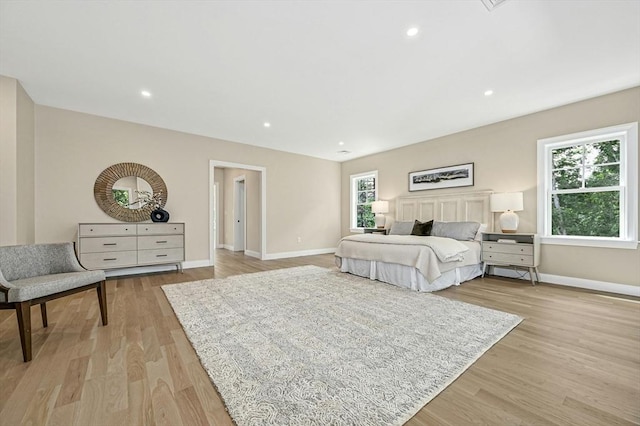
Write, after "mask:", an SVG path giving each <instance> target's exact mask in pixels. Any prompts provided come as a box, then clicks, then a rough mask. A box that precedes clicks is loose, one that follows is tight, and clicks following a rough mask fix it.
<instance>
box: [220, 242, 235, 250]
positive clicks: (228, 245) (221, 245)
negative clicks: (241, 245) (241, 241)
mask: <svg viewBox="0 0 640 426" xmlns="http://www.w3.org/2000/svg"><path fill="white" fill-rule="evenodd" d="M218 248H223V249H225V250H229V251H233V246H232V245H231V244H219V245H218Z"/></svg>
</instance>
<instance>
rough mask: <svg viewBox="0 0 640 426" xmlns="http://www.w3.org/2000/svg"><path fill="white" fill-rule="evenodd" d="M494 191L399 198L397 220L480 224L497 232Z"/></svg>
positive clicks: (397, 201) (397, 200)
mask: <svg viewBox="0 0 640 426" xmlns="http://www.w3.org/2000/svg"><path fill="white" fill-rule="evenodd" d="M492 192H493V191H477V192H461V193H455V194H434V195H429V194H426V195H411V196H406V197H398V198H396V220H399V221H411V220H415V219H418V220H419V221H421V222H425V221H428V220H431V219H434V220H437V221H442V222H466V221H473V222H480V223H486V224H487V225H488V226H489V231H493V216H492V214H491V208H490V206H489V195H490V194H491V193H492Z"/></svg>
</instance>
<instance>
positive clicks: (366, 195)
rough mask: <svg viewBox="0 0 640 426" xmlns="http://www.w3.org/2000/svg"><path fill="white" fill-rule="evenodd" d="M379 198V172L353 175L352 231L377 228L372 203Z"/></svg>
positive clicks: (351, 198)
mask: <svg viewBox="0 0 640 426" xmlns="http://www.w3.org/2000/svg"><path fill="white" fill-rule="evenodd" d="M377 198H378V171H377V170H376V171H372V172H366V173H359V174H356V175H351V190H350V200H351V203H350V204H351V208H350V227H351V230H352V231H358V230H362V229H364V228H373V227H374V226H375V214H373V212H372V211H371V203H373V202H374V201H376V200H377Z"/></svg>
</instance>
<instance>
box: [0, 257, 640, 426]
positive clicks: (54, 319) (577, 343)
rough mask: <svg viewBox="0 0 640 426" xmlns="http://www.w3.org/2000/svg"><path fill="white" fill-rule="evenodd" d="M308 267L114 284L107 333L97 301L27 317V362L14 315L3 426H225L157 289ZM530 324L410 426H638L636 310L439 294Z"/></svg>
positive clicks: (196, 272)
mask: <svg viewBox="0 0 640 426" xmlns="http://www.w3.org/2000/svg"><path fill="white" fill-rule="evenodd" d="M306 264H314V265H318V266H324V267H333V256H332V255H321V256H310V257H304V258H295V259H286V260H277V261H260V260H256V259H253V258H250V257H245V256H244V255H242V254H234V253H230V252H227V251H225V250H220V251H218V252H217V261H216V266H215V268H198V269H189V270H185V273H184V274H180V273H175V272H170V273H159V274H150V275H145V276H131V277H123V278H117V279H110V280H108V284H107V297H108V306H109V325H108V326H107V327H102V326H101V325H100V320H99V311H98V303H97V297H96V295H95V291H89V292H86V293H81V294H78V295H74V296H70V297H66V298H63V299H58V300H55V301H53V302H50V303H48V304H47V306H48V317H49V327H48V328H47V329H43V328H42V325H41V322H40V310H39V309H38V308H37V307H34V308H33V310H32V318H33V320H32V324H33V351H34V352H33V354H34V360H33V361H32V362H30V363H23V362H22V355H21V350H20V342H19V338H18V332H17V325H16V318H15V313H12V312H10V311H0V362H1V364H0V425H2V426H10V425H11V426H13V425H26V424H30V425H45V424H46V425H80V426H89V425H118V426H122V425H155V424H157V425H171V426H179V425H201V424H202V425H206V424H211V425H214V424H215V425H227V424H232V421H231V419H230V418H229V416H228V415H227V413H226V411H225V409H224V406H223V403H222V402H221V400H220V397H219V396H218V394H217V393H216V391H215V388H214V387H213V385H212V384H211V382H210V381H209V378H208V376H207V374H206V373H205V372H204V370H203V369H202V367H201V366H200V363H199V361H198V358H197V356H196V355H195V352H194V351H193V349H192V348H191V346H190V344H189V342H188V341H187V339H186V337H185V335H184V333H183V331H182V329H181V327H180V324H179V323H178V321H177V319H176V317H175V315H174V314H173V311H172V310H171V307H170V305H169V303H168V302H167V300H166V298H165V296H164V293H163V292H162V290H161V289H160V286H162V285H163V284H168V283H175V282H183V281H193V280H200V279H206V278H211V277H216V278H224V277H227V276H230V275H235V274H242V273H248V272H256V271H263V270H269V269H277V268H287V267H293V266H299V265H306ZM438 294H439V295H441V296H444V297H449V298H452V299H457V300H462V301H465V302H469V303H473V304H477V305H481V306H486V307H489V308H495V309H499V310H503V311H506V312H512V313H515V314H518V315H520V316H522V317H524V318H525V320H524V321H523V322H522V323H521V324H520V325H519V326H518V327H516V328H515V329H514V330H513V331H512V332H511V333H509V334H508V335H507V336H506V337H505V338H503V339H502V340H501V341H500V342H498V343H497V344H496V345H495V346H494V347H493V348H491V349H490V350H489V351H488V352H487V353H485V355H484V356H482V357H481V358H480V359H479V360H478V361H477V362H476V363H475V364H473V365H472V366H471V367H470V368H469V369H468V370H467V371H466V372H465V373H464V374H462V376H460V377H459V378H458V379H457V380H456V381H455V382H454V383H453V384H451V385H450V386H449V387H448V388H447V389H445V390H444V391H443V392H442V393H440V394H439V395H438V396H437V397H436V398H434V399H433V400H432V401H431V402H430V403H429V404H428V405H426V406H425V407H424V408H423V409H422V410H421V411H420V412H419V413H418V414H417V415H416V416H415V417H414V418H413V419H411V420H410V421H409V422H408V423H407V424H409V425H456V426H457V425H467V424H488V425H534V424H535V425H554V424H557V425H625V424H640V303H639V301H638V300H637V299H633V298H628V297H622V296H621V297H617V296H614V295H605V294H598V293H594V292H587V291H581V290H573V289H568V288H562V287H557V286H551V285H545V284H541V285H538V286H536V287H532V286H531V285H529V283H528V282H527V281H515V280H509V279H500V278H484V279H476V280H474V281H471V282H468V283H465V284H463V285H462V286H460V287H454V288H450V289H447V290H444V291H440V292H439V293H438Z"/></svg>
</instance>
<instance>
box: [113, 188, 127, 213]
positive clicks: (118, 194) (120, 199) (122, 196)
mask: <svg viewBox="0 0 640 426" xmlns="http://www.w3.org/2000/svg"><path fill="white" fill-rule="evenodd" d="M112 191H113V198H114V199H115V200H116V203H118V204H120V205H121V206H122V207H126V208H129V191H128V190H127V189H115V188H113V189H112Z"/></svg>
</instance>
